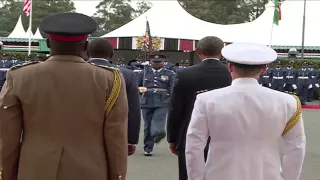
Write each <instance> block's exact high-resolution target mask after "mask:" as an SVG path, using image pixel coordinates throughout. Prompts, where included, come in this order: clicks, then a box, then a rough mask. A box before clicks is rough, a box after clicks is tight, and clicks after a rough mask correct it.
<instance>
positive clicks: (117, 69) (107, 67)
mask: <svg viewBox="0 0 320 180" xmlns="http://www.w3.org/2000/svg"><path fill="white" fill-rule="evenodd" d="M89 64H91V65H94V66H97V67H101V68H104V69H108V70H111V71H120V69H119V68H115V67H110V66H103V65H97V64H94V63H89Z"/></svg>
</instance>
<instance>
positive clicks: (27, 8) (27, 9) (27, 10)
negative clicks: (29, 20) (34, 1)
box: [23, 0, 31, 16]
mask: <svg viewBox="0 0 320 180" xmlns="http://www.w3.org/2000/svg"><path fill="white" fill-rule="evenodd" d="M23 12H25V13H26V15H27V16H30V12H31V0H25V1H24V4H23Z"/></svg>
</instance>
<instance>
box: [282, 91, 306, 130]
mask: <svg viewBox="0 0 320 180" xmlns="http://www.w3.org/2000/svg"><path fill="white" fill-rule="evenodd" d="M293 97H294V98H295V99H296V101H297V111H296V112H295V113H294V115H293V116H292V117H291V119H290V120H289V121H288V122H287V125H286V127H285V128H284V130H283V133H282V136H283V135H285V134H287V133H288V132H289V131H290V130H291V129H292V128H293V127H294V126H295V125H296V124H297V123H298V122H299V121H300V115H301V102H300V99H299V98H298V96H295V95H293Z"/></svg>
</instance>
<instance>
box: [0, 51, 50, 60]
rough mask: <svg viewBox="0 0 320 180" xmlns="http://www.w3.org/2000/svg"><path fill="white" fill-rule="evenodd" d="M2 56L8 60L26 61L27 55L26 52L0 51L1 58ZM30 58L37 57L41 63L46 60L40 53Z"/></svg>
mask: <svg viewBox="0 0 320 180" xmlns="http://www.w3.org/2000/svg"><path fill="white" fill-rule="evenodd" d="M3 55H5V56H6V58H7V59H8V60H26V59H27V57H28V53H26V52H9V51H0V56H1V57H3ZM30 57H31V58H32V57H33V58H35V57H37V58H39V60H41V61H44V60H46V59H47V55H46V54H42V53H32V54H31V55H30Z"/></svg>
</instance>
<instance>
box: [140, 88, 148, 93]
mask: <svg viewBox="0 0 320 180" xmlns="http://www.w3.org/2000/svg"><path fill="white" fill-rule="evenodd" d="M139 91H140V93H145V92H147V88H146V87H139Z"/></svg>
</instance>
